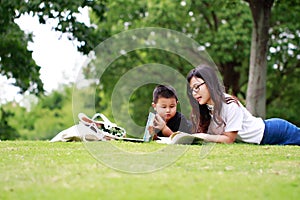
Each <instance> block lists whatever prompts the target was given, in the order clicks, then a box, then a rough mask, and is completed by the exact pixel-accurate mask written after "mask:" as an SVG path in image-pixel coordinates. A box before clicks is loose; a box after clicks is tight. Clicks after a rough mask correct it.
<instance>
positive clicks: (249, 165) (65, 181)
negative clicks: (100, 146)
mask: <svg viewBox="0 0 300 200" xmlns="http://www.w3.org/2000/svg"><path fill="white" fill-rule="evenodd" d="M112 143H113V145H115V146H116V147H118V148H120V149H123V150H126V151H128V152H140V151H144V152H151V151H157V150H159V149H163V148H164V147H165V146H164V145H162V144H157V143H155V142H152V143H147V144H143V143H130V142H118V141H115V142H112ZM201 149H202V146H199V145H192V146H188V148H187V149H186V151H185V152H184V154H183V155H182V156H180V157H179V158H178V159H177V160H176V161H175V162H173V163H170V165H168V166H167V167H165V168H163V169H161V170H157V171H154V172H151V173H138V174H133V173H125V172H120V171H119V170H114V169H111V168H109V167H107V165H105V164H103V163H102V162H100V161H98V160H96V159H95V158H94V157H93V156H92V155H91V154H90V153H89V151H88V150H87V149H86V146H85V145H83V144H82V143H80V142H76V143H75V142H73V143H49V142H48V141H2V142H0V155H1V156H0V171H1V172H0V199H254V198H255V199H299V197H300V192H299V191H300V147H298V146H257V145H247V144H233V145H223V144H217V145H214V146H212V150H211V151H210V153H209V154H208V155H207V156H206V157H204V158H203V157H202V156H201ZM103 153H109V152H103ZM123 162H124V161H123Z"/></svg>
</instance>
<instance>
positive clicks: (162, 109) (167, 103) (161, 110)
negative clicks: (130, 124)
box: [152, 97, 177, 122]
mask: <svg viewBox="0 0 300 200" xmlns="http://www.w3.org/2000/svg"><path fill="white" fill-rule="evenodd" d="M152 107H153V108H154V110H155V111H156V112H157V114H159V115H160V116H161V117H162V118H163V119H164V120H165V121H166V122H167V121H169V119H171V118H172V117H174V116H175V114H176V109H177V101H176V99H175V98H164V97H161V98H159V99H158V101H157V103H152Z"/></svg>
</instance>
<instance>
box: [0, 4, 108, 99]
mask: <svg viewBox="0 0 300 200" xmlns="http://www.w3.org/2000/svg"><path fill="white" fill-rule="evenodd" d="M0 2H1V3H0V19H1V20H0V34H1V37H0V74H1V75H4V76H6V77H7V78H14V79H15V80H16V82H15V85H16V86H18V87H20V89H21V91H20V92H21V93H24V92H25V91H29V92H30V93H33V94H41V93H43V92H44V90H43V84H42V81H41V79H40V77H39V75H40V74H39V70H40V66H38V65H36V63H35V61H34V60H33V58H32V52H31V51H29V50H28V49H27V46H28V43H29V42H32V34H31V33H29V34H26V33H24V32H23V31H22V30H21V29H20V27H19V26H18V25H17V24H16V23H15V19H17V18H19V17H20V16H21V15H23V14H29V15H32V16H37V17H38V18H39V21H40V23H42V24H45V23H46V21H47V20H48V19H56V20H57V21H58V23H57V25H56V27H54V30H56V31H59V32H61V33H67V34H68V37H69V39H70V40H77V41H78V44H79V45H78V50H79V51H81V52H83V53H85V54H88V52H90V51H91V50H92V49H93V48H94V46H93V45H94V44H98V42H99V37H98V34H96V33H95V32H93V31H94V30H95V28H94V27H92V26H87V25H85V24H84V23H81V22H78V21H77V20H76V14H78V13H79V12H80V11H79V10H80V8H83V7H85V6H89V7H91V8H92V9H93V11H94V12H95V13H97V15H98V16H99V19H100V20H101V16H102V13H103V12H104V10H105V9H104V7H103V6H101V3H98V4H96V1H90V0H47V1H40V0H29V1H25V0H1V1H0Z"/></svg>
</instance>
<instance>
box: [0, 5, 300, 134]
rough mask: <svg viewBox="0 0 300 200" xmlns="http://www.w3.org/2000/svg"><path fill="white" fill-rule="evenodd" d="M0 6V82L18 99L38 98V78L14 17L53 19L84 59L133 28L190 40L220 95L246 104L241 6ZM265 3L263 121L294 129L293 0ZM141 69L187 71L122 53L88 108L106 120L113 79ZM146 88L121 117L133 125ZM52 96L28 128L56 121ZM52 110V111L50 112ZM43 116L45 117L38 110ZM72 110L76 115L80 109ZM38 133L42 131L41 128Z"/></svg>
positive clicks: (141, 113) (298, 31) (246, 48)
mask: <svg viewBox="0 0 300 200" xmlns="http://www.w3.org/2000/svg"><path fill="white" fill-rule="evenodd" d="M0 2H1V4H0V16H1V17H0V25H1V27H0V33H1V37H0V58H1V59H0V70H1V74H2V75H5V76H7V77H9V78H15V79H16V85H17V86H19V87H20V88H21V89H22V92H24V91H26V90H28V91H30V92H32V93H40V92H42V91H43V89H42V83H41V80H40V78H39V69H40V67H39V66H37V65H36V64H35V62H34V60H33V59H32V56H31V53H32V52H30V51H29V50H28V49H27V44H28V42H30V41H32V35H31V34H25V33H24V32H23V31H22V30H21V29H20V28H19V27H18V26H17V25H16V23H15V22H14V20H15V19H16V18H19V17H20V16H21V15H22V14H25V13H28V14H29V15H32V16H37V17H38V18H39V21H40V22H41V23H45V22H46V21H47V20H48V19H51V18H52V19H57V20H58V21H57V26H56V27H54V29H55V30H56V31H60V32H62V33H67V34H68V36H69V39H70V40H77V41H78V44H79V45H78V50H79V51H81V52H83V53H85V54H88V53H90V52H91V51H92V50H93V49H94V48H95V47H96V46H97V45H98V44H100V43H101V42H103V41H105V40H106V39H108V38H110V37H111V36H113V35H115V34H118V33H121V32H123V31H127V30H132V29H136V28H143V27H162V28H167V29H172V30H175V31H178V32H181V33H184V34H186V35H187V36H188V37H190V38H192V39H193V40H195V41H197V42H198V43H199V44H200V47H201V48H202V49H203V50H206V51H207V52H208V54H209V55H210V56H211V58H212V59H213V61H214V62H215V63H216V65H217V66H218V67H219V70H220V72H221V74H222V77H223V81H224V85H225V87H226V90H227V91H228V92H229V93H232V94H234V95H236V96H238V97H239V98H240V99H241V101H242V102H246V92H247V87H248V78H249V63H250V50H251V35H252V27H253V19H252V15H251V9H250V7H249V3H247V2H248V1H246V0H224V1H210V0H201V1H196V0H186V1H185V0H179V1H174V0H164V1H159V0H148V1H134V0H47V1H40V0H29V1H23V0H21V1H20V0H0ZM249 2H250V1H249ZM253 2H255V1H253ZM256 2H257V1H256ZM272 2H273V4H272V9H271V15H270V19H269V26H270V27H269V29H268V46H267V47H266V49H267V52H266V53H267V56H266V60H267V63H266V65H267V80H266V87H267V90H266V91H267V92H266V103H267V104H266V105H267V113H266V117H282V118H285V119H287V120H289V121H292V122H294V123H296V124H298V125H300V121H299V117H298V116H297V112H296V110H297V108H298V107H299V105H300V99H299V98H298V95H299V92H300V91H299V90H300V89H299V88H300V83H299V76H300V67H299V65H300V64H299V62H300V61H299V60H300V53H299V46H300V39H299V38H300V27H299V26H300V25H299V23H298V19H299V15H300V0H274V1H272ZM83 7H89V9H90V18H91V22H92V25H90V26H88V25H86V24H84V23H81V22H78V21H77V19H76V14H78V13H79V12H80V11H79V8H83ZM252 14H253V13H252ZM147 63H160V64H163V65H166V66H170V67H172V68H174V69H176V70H177V71H179V72H180V73H182V74H186V73H187V72H188V71H189V69H191V67H192V66H191V64H190V63H188V62H187V61H186V60H185V59H184V58H182V57H180V56H178V55H176V54H174V53H170V52H167V51H163V50H159V49H139V50H135V51H132V52H127V53H125V54H124V55H122V56H120V57H119V58H118V59H116V60H114V62H113V63H111V64H110V66H109V67H108V68H107V69H106V70H105V72H104V75H103V76H102V77H101V80H100V81H98V82H96V83H95V85H94V88H95V89H96V91H95V96H94V98H95V105H92V106H95V110H96V111H98V112H103V113H105V114H106V115H108V116H112V111H111V105H112V99H111V98H112V91H113V88H114V86H115V85H116V84H117V82H118V80H119V78H120V77H122V75H124V74H126V73H127V72H128V71H129V70H131V69H133V68H134V67H136V66H141V65H145V64H147ZM86 70H88V69H86ZM153 88H154V85H153V84H149V85H145V86H143V87H141V88H138V89H136V90H135V91H134V92H133V93H132V95H131V97H130V100H129V101H130V110H129V111H128V112H130V115H131V117H132V118H133V119H134V121H136V122H137V123H138V124H143V123H144V121H145V118H146V116H147V113H148V110H149V107H150V105H151V98H152V90H153ZM92 92H94V91H92ZM55 95H58V96H57V97H53V96H51V97H49V100H45V102H44V103H43V104H44V105H43V106H42V105H39V106H37V107H39V109H38V112H40V115H39V117H36V118H34V119H32V120H31V121H34V122H36V120H37V119H38V118H42V117H43V116H50V114H49V113H48V112H50V111H51V112H52V111H53V110H56V112H57V115H55V114H54V115H53V114H51V116H53V117H54V118H55V117H57V116H59V115H60V112H62V110H63V109H65V106H66V105H67V104H66V105H64V104H60V103H59V102H61V100H60V97H59V94H55ZM55 95H54V96H55ZM70 95H71V94H70ZM45 98H48V97H45ZM63 98H64V97H63ZM70 101H71V100H70ZM47 102H48V103H47ZM51 104H52V105H51ZM53 105H55V106H53ZM56 105H59V106H58V107H57V108H55V107H56ZM86 106H87V107H89V108H90V107H91V105H86ZM87 107H86V108H87ZM44 109H46V110H47V111H42V110H44ZM80 109H83V110H82V112H84V108H80ZM122 109H125V108H122ZM13 112H14V111H13ZM15 112H16V113H15V114H14V118H16V117H17V116H22V115H24V113H25V111H20V110H16V111H15ZM19 112H20V113H22V112H24V113H23V114H20V113H19ZM69 112H70V111H69ZM18 113H19V114H18ZM64 114H66V113H64ZM66 115H72V113H69V114H66ZM9 116H10V117H11V115H9ZM10 117H8V119H9V118H10ZM69 119H71V118H69ZM40 120H41V119H40ZM9 121H10V120H9ZM31 121H27V122H26V123H28V124H27V126H28V127H23V128H24V129H26V130H29V129H30V128H33V129H36V130H37V127H36V126H35V125H34V126H33V125H30V124H31V123H34V122H31ZM54 123H58V124H59V122H53V126H55V124H54ZM68 123H70V122H68ZM71 123H72V122H71ZM10 124H12V123H10ZM64 125H65V124H64ZM62 126H63V125H61V126H60V127H59V126H58V127H59V128H62ZM13 127H15V126H13ZM59 128H57V129H56V130H58V129H59ZM65 128H67V127H65ZM45 129H46V128H45ZM39 130H41V131H45V130H44V129H43V128H39ZM28 134H29V133H28ZM29 135H30V134H29ZM41 137H42V138H45V137H46V136H41Z"/></svg>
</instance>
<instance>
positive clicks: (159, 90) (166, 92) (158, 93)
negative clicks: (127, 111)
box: [153, 85, 178, 103]
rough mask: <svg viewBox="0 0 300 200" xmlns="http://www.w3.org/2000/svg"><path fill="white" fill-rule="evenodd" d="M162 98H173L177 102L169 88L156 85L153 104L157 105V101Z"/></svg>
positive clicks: (172, 89)
mask: <svg viewBox="0 0 300 200" xmlns="http://www.w3.org/2000/svg"><path fill="white" fill-rule="evenodd" d="M161 97H164V98H175V99H176V101H178V98H177V94H176V91H175V89H174V88H173V87H171V86H166V85H158V86H156V87H155V88H154V90H153V103H157V101H158V99H159V98H161Z"/></svg>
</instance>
